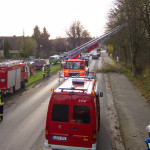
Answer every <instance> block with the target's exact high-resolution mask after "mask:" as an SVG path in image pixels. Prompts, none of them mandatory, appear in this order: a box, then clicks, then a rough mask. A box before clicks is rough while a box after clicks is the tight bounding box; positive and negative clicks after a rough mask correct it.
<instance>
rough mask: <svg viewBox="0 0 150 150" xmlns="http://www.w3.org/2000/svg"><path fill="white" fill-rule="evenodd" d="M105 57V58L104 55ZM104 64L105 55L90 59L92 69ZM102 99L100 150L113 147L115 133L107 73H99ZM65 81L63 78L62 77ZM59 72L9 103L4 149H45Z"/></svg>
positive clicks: (1, 130)
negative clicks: (51, 105)
mask: <svg viewBox="0 0 150 150" xmlns="http://www.w3.org/2000/svg"><path fill="white" fill-rule="evenodd" d="M102 57H104V56H103V55H102ZM101 67H102V58H99V60H90V71H92V70H93V69H98V68H101ZM97 81H98V82H99V91H102V92H103V94H104V96H103V98H101V99H100V105H101V124H100V126H101V128H100V132H99V135H98V145H97V150H111V149H112V147H111V135H110V128H109V126H110V125H109V118H108V111H107V102H106V87H105V78H104V74H102V73H99V74H97ZM61 82H63V80H61ZM58 85H59V84H58V77H57V75H55V76H53V77H51V78H50V79H45V80H44V81H43V82H41V83H40V84H38V85H35V86H31V87H28V88H27V89H26V90H25V91H23V92H22V91H21V92H17V93H16V94H15V95H13V96H12V97H11V98H10V101H9V102H8V103H7V104H6V105H5V111H4V115H5V116H4V120H3V122H2V123H1V124H0V150H45V148H44V128H45V122H46V113H47V107H48V103H49V99H50V95H51V88H56V87H58Z"/></svg>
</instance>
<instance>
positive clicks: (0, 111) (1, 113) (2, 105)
mask: <svg viewBox="0 0 150 150" xmlns="http://www.w3.org/2000/svg"><path fill="white" fill-rule="evenodd" d="M3 107H4V102H2V95H1V93H0V121H2V120H3V116H4V114H3Z"/></svg>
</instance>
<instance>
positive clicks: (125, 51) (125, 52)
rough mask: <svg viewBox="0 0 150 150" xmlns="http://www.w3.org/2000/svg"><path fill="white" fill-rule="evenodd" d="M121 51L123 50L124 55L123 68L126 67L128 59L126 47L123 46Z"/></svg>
mask: <svg viewBox="0 0 150 150" xmlns="http://www.w3.org/2000/svg"><path fill="white" fill-rule="evenodd" d="M123 49H124V55H125V66H127V62H128V58H127V50H126V46H123Z"/></svg>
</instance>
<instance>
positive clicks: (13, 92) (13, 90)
mask: <svg viewBox="0 0 150 150" xmlns="http://www.w3.org/2000/svg"><path fill="white" fill-rule="evenodd" d="M11 94H15V86H13V87H12V92H11Z"/></svg>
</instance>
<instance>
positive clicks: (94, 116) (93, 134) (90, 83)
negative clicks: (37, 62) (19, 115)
mask: <svg viewBox="0 0 150 150" xmlns="http://www.w3.org/2000/svg"><path fill="white" fill-rule="evenodd" d="M52 91H53V90H52ZM100 94H101V96H102V93H100ZM99 129H100V104H99V93H98V82H96V80H95V79H91V78H90V77H87V78H81V77H80V78H69V79H68V80H66V81H65V82H64V83H63V84H62V85H61V86H60V87H58V88H57V89H56V90H55V91H54V92H53V93H52V95H51V98H50V102H49V106H48V111H47V120H46V129H45V138H46V139H45V146H46V148H51V149H61V150H96V144H97V133H98V131H99Z"/></svg>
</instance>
